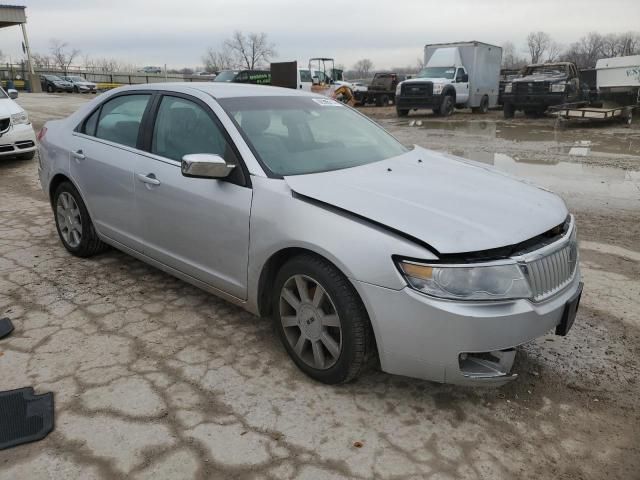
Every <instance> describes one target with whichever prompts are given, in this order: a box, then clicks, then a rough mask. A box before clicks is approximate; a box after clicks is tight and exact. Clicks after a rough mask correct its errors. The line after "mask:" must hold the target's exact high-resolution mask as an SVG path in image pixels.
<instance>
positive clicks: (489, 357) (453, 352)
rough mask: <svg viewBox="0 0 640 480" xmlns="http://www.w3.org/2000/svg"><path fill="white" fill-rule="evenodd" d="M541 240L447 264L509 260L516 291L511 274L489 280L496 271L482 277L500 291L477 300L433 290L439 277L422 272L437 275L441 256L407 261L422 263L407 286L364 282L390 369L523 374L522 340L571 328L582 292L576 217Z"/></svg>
mask: <svg viewBox="0 0 640 480" xmlns="http://www.w3.org/2000/svg"><path fill="white" fill-rule="evenodd" d="M538 245H543V246H541V247H540V248H535V249H534V250H530V251H526V252H524V253H518V254H515V255H513V256H510V257H508V258H501V259H498V260H494V261H482V262H480V263H469V262H468V260H467V261H466V262H465V261H464V260H463V259H462V258H461V259H460V261H461V262H465V263H457V264H448V265H447V267H448V268H450V269H464V270H466V271H465V274H464V276H465V277H466V278H469V277H470V276H473V275H474V274H473V273H470V269H475V270H476V271H482V270H491V269H495V268H504V267H506V266H509V268H512V269H513V271H514V272H515V275H514V279H513V284H516V282H517V281H519V282H521V284H520V285H519V286H518V287H517V288H516V289H515V290H517V291H515V292H513V293H510V292H509V291H506V290H505V289H506V288H507V285H505V282H504V281H502V282H500V281H494V280H488V279H487V278H486V277H488V276H490V274H479V275H478V277H479V278H480V277H481V276H484V277H485V278H484V283H489V284H491V283H493V288H494V291H493V292H486V290H489V289H490V288H485V289H484V290H485V291H484V292H482V295H480V296H479V298H478V299H476V300H467V299H464V298H458V299H455V295H451V294H448V295H447V294H446V293H445V295H447V296H445V295H443V296H442V297H436V296H434V294H433V292H431V293H430V294H429V293H425V292H424V289H422V288H420V286H421V285H422V284H424V283H425V282H426V281H428V280H432V278H431V279H427V280H425V279H424V278H416V277H424V276H425V275H424V271H425V270H426V273H427V274H428V275H429V276H430V277H434V276H435V269H436V268H437V267H436V266H437V265H440V264H439V262H429V263H430V265H429V266H426V265H422V264H421V263H419V262H410V263H408V262H407V261H404V263H405V264H407V265H410V266H417V267H418V268H406V270H405V271H403V274H404V276H405V278H406V279H407V287H406V288H404V289H402V290H400V291H397V290H392V289H386V288H381V287H377V286H374V285H371V284H368V283H364V282H358V283H357V288H358V291H359V292H360V294H361V296H362V298H363V299H365V302H366V304H367V307H368V311H369V312H370V314H371V315H372V316H375V317H376V319H375V320H372V321H374V322H375V323H376V324H377V325H378V329H379V330H378V336H377V337H376V338H377V339H379V343H378V349H379V351H380V356H381V359H382V361H383V364H384V366H383V368H384V370H385V371H387V372H389V373H395V374H399V375H407V376H411V377H419V378H425V379H428V380H436V381H440V382H445V383H454V384H481V383H489V384H497V385H499V384H503V383H505V382H507V381H509V380H512V379H513V378H515V377H516V376H517V374H515V373H512V371H511V369H512V366H513V362H514V359H515V347H517V346H519V345H522V344H524V343H527V342H530V341H532V340H534V339H536V338H538V337H540V336H542V335H545V334H547V333H549V332H550V331H555V333H556V334H558V335H566V333H567V332H568V330H569V328H571V326H572V323H573V319H574V318H575V312H576V309H577V307H578V304H579V301H580V295H581V293H582V284H581V281H580V269H579V265H578V249H577V241H576V226H575V221H574V220H573V218H571V220H570V221H569V222H567V225H566V228H565V230H564V231H563V233H562V234H561V235H559V236H558V237H557V239H556V240H555V241H553V242H552V243H549V244H546V243H541V244H538ZM448 261H451V260H448ZM420 267H422V268H420ZM425 267H426V268H425ZM411 275H414V277H412V276H411ZM448 277H449V279H451V278H452V276H451V275H448ZM503 280H504V279H503ZM507 283H508V282H507ZM449 290H458V292H457V293H458V296H460V293H464V290H465V286H462V287H461V286H460V285H453V284H450V285H449ZM467 296H470V295H469V294H467ZM490 296H495V297H496V299H493V300H492V299H490V298H488V297H490ZM500 297H503V298H500ZM508 297H515V298H508ZM380 339H381V341H380Z"/></svg>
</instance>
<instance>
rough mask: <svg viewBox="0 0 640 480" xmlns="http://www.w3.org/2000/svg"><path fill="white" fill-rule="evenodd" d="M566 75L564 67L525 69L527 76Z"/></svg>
mask: <svg viewBox="0 0 640 480" xmlns="http://www.w3.org/2000/svg"><path fill="white" fill-rule="evenodd" d="M566 73H567V71H566V69H565V67H564V65H540V66H537V67H528V68H527V75H564V74H566Z"/></svg>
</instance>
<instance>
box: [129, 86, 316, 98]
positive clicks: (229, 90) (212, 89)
mask: <svg viewBox="0 0 640 480" xmlns="http://www.w3.org/2000/svg"><path fill="white" fill-rule="evenodd" d="M119 90H120V91H128V90H169V91H171V90H173V91H176V92H185V91H188V90H198V91H200V92H203V93H206V94H208V95H211V96H212V97H214V98H234V97H274V96H277V97H286V96H312V97H318V96H319V95H315V94H312V93H309V92H304V91H300V90H294V89H292V88H281V87H272V86H270V85H254V84H250V83H226V82H218V83H216V82H170V83H153V84H148V83H145V84H140V85H131V86H126V87H121V88H120V89H119Z"/></svg>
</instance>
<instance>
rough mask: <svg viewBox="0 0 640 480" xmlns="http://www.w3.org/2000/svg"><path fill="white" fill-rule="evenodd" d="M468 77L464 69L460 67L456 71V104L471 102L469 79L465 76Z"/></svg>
mask: <svg viewBox="0 0 640 480" xmlns="http://www.w3.org/2000/svg"><path fill="white" fill-rule="evenodd" d="M466 75H467V71H466V70H465V69H464V68H463V67H458V70H457V71H456V79H455V83H454V86H455V89H456V103H457V104H458V105H462V104H465V103H467V102H468V101H469V79H468V78H466V80H467V81H466V82H465V76H466Z"/></svg>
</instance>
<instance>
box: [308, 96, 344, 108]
mask: <svg viewBox="0 0 640 480" xmlns="http://www.w3.org/2000/svg"><path fill="white" fill-rule="evenodd" d="M312 100H313V101H314V102H316V103H317V104H318V105H322V106H323V107H339V106H341V105H342V104H341V103H340V102H336V101H335V100H331V99H330V98H313V99H312Z"/></svg>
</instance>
